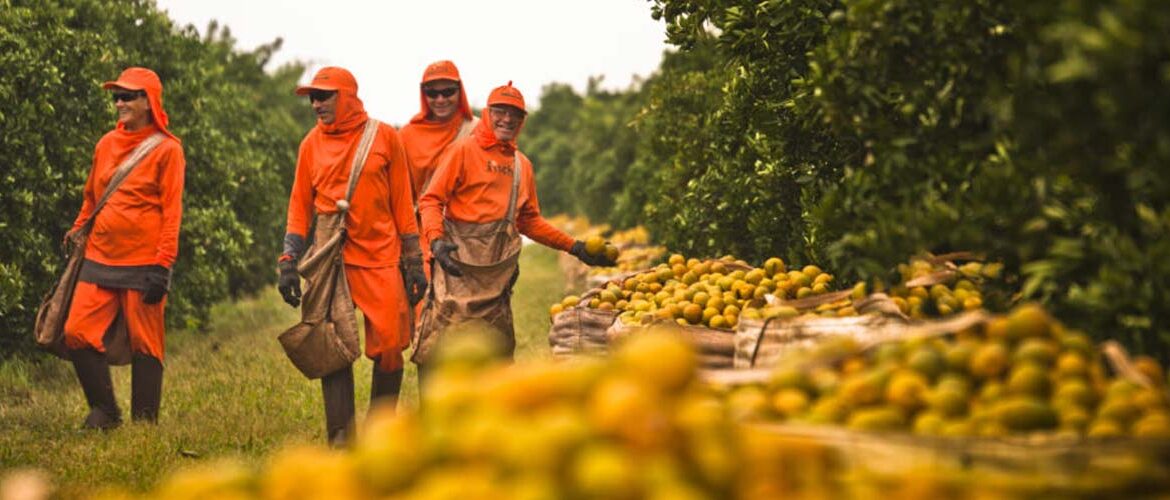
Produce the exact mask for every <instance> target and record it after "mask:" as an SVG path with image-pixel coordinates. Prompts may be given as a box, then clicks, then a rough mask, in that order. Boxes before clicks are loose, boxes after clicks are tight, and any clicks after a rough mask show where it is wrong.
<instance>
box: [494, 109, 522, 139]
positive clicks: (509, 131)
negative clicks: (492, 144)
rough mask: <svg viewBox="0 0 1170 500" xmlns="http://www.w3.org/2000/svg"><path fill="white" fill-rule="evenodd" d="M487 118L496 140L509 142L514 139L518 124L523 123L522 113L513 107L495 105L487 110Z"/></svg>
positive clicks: (518, 127)
mask: <svg viewBox="0 0 1170 500" xmlns="http://www.w3.org/2000/svg"><path fill="white" fill-rule="evenodd" d="M488 118H489V119H490V120H491V123H492V131H493V132H495V133H496V139H499V140H501V141H510V140H512V139H515V138H516V132H518V131H519V130H520V124H521V123H524V111H523V110H521V109H520V108H517V107H515V106H508V105H503V104H497V105H495V106H491V107H489V108H488Z"/></svg>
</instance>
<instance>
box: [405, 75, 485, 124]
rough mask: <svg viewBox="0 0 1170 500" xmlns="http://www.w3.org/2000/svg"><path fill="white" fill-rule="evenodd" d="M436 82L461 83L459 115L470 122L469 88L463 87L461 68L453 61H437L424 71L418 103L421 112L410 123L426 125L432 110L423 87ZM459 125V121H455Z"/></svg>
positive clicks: (419, 88)
mask: <svg viewBox="0 0 1170 500" xmlns="http://www.w3.org/2000/svg"><path fill="white" fill-rule="evenodd" d="M435 80H453V81H456V82H459V114H460V115H461V116H463V119H464V120H470V119H471V117H472V115H471V105H470V104H468V103H467V87H466V86H465V85H463V79H462V78H460V77H459V68H457V67H455V63H453V62H451V61H446V60H444V61H436V62H433V63H431V65H430V66H427V69H426V70H424V71H423V76H422V81H421V82H419V86H418V101H419V112H418V114H416V115H414V117H412V118H411V119H410V123H424V122H426V119H427V115H428V114H430V112H431V108H430V106H428V105H427V96H426V95H425V94H423V90H422V86H423V85H425V84H426V83H427V82H433V81H435ZM454 122H456V123H459V122H460V121H459V120H454Z"/></svg>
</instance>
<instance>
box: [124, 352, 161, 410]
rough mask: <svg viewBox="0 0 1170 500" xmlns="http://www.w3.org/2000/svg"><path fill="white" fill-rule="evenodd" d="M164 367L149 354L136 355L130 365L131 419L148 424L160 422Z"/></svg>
mask: <svg viewBox="0 0 1170 500" xmlns="http://www.w3.org/2000/svg"><path fill="white" fill-rule="evenodd" d="M162 376H163V365H162V362H161V361H159V360H158V358H156V357H154V356H151V355H149V354H142V353H137V352H136V353H134V358H133V359H132V360H131V365H130V418H131V419H133V420H142V421H146V422H151V423H154V422H157V421H158V407H159V403H160V402H161V401H162Z"/></svg>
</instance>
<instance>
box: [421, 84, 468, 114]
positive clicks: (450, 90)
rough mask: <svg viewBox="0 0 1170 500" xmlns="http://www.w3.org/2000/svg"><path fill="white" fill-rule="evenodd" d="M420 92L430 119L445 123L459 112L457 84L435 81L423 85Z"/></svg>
mask: <svg viewBox="0 0 1170 500" xmlns="http://www.w3.org/2000/svg"><path fill="white" fill-rule="evenodd" d="M422 90H423V96H424V97H425V98H426V100H427V107H428V108H429V109H430V110H431V116H430V118H431V119H433V120H437V121H441V122H445V121H447V120H450V119H451V117H452V116H455V113H456V112H457V111H459V92H460V89H459V82H456V81H454V80H435V81H432V82H427V83H425V84H423V88H422Z"/></svg>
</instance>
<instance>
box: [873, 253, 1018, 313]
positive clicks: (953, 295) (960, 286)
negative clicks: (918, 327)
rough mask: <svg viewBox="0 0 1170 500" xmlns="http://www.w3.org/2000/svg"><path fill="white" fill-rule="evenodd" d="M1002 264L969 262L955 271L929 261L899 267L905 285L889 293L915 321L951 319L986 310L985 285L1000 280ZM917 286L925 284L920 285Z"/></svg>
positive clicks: (911, 262) (942, 264)
mask: <svg viewBox="0 0 1170 500" xmlns="http://www.w3.org/2000/svg"><path fill="white" fill-rule="evenodd" d="M1002 271H1003V264H1002V263H998V262H994V263H983V262H977V261H972V262H967V263H965V264H962V265H960V266H957V267H956V268H950V267H948V266H947V265H946V264H944V263H932V262H930V261H928V260H926V259H912V260H911V261H910V262H909V263H908V264H899V265H898V272H899V273H900V274H901V275H902V284H901V285H899V286H895V287H893V288H892V289H890V291H889V293H888V294H889V295H890V297H891V298H892V299H893V301H894V303H895V304H897V305H898V308H899V309H901V310H902V313H903V314H906V315H907V316H910V317H911V318H914V319H921V318H926V317H940V316H949V315H952V314H955V313H957V312H961V311H970V310H974V309H979V308H982V307H983V300H984V297H983V292H982V284H983V283H984V282H985V281H986V280H989V279H992V280H993V279H997V278H999V276H1000V273H1001V272H1002ZM916 282H917V283H925V284H921V285H917V286H907V285H915V284H916Z"/></svg>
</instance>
